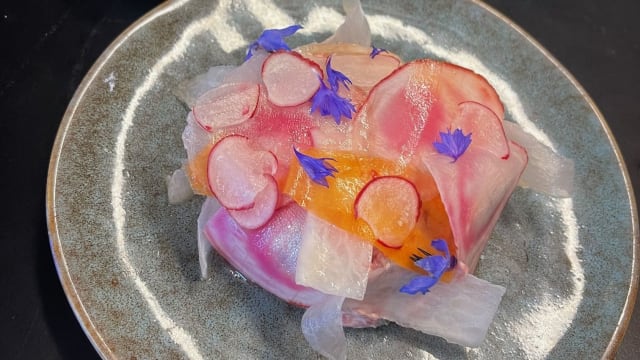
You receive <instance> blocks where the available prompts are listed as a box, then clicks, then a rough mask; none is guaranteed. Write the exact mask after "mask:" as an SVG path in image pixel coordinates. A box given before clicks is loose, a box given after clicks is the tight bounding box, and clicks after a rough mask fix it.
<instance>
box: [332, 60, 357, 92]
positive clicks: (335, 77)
mask: <svg viewBox="0 0 640 360" xmlns="http://www.w3.org/2000/svg"><path fill="white" fill-rule="evenodd" d="M326 70H327V81H328V82H329V86H331V90H333V91H334V92H337V91H338V88H339V85H340V83H342V86H344V87H345V88H347V90H349V85H351V84H352V83H351V80H349V78H348V77H347V76H346V75H345V74H343V73H341V72H340V71H338V70H334V69H333V68H332V67H331V56H329V59H328V60H327V66H326Z"/></svg>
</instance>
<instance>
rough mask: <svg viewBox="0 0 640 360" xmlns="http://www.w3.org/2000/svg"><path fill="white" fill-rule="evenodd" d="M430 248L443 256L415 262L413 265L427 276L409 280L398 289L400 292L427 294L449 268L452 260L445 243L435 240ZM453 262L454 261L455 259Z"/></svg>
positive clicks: (424, 258) (441, 240)
mask: <svg viewBox="0 0 640 360" xmlns="http://www.w3.org/2000/svg"><path fill="white" fill-rule="evenodd" d="M431 246H433V247H434V248H435V249H436V250H438V251H440V252H442V253H444V255H430V256H425V257H423V258H421V259H419V260H417V261H416V262H415V264H416V265H417V266H419V267H420V268H422V269H423V270H425V271H427V272H428V273H429V274H428V275H420V276H416V277H414V278H413V279H411V280H409V282H408V283H406V284H405V285H403V286H402V287H401V288H400V292H403V293H405V294H410V295H415V294H417V293H422V294H423V295H424V294H426V293H428V292H429V289H430V288H431V287H432V286H433V285H435V284H436V283H437V282H438V281H439V280H440V278H441V277H442V274H444V272H445V271H447V270H448V269H450V268H451V265H452V258H451V254H450V253H449V247H448V246H447V242H446V241H444V240H443V239H435V240H433V241H431ZM453 260H454V261H455V257H454V258H453Z"/></svg>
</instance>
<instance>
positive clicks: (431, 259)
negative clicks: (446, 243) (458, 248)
mask: <svg viewBox="0 0 640 360" xmlns="http://www.w3.org/2000/svg"><path fill="white" fill-rule="evenodd" d="M416 265H418V266H419V267H421V268H422V269H424V270H426V271H428V272H429V273H430V274H431V276H433V277H435V278H440V276H442V274H443V273H444V271H445V270H447V269H448V268H449V259H447V258H445V257H444V256H440V255H434V256H427V257H425V258H423V259H420V260H418V261H416Z"/></svg>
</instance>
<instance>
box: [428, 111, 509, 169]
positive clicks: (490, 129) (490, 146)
mask: <svg viewBox="0 0 640 360" xmlns="http://www.w3.org/2000/svg"><path fill="white" fill-rule="evenodd" d="M448 128H449V129H452V130H453V129H461V130H462V131H463V133H465V134H468V133H471V144H472V145H471V146H478V147H482V148H483V149H485V150H486V151H488V152H490V153H492V154H494V155H496V156H497V157H499V158H502V159H506V158H508V157H509V151H510V150H509V141H508V140H507V137H506V135H505V132H504V128H503V126H502V120H501V119H500V118H499V117H498V116H497V115H496V113H494V112H493V110H491V109H490V108H488V107H487V106H485V105H483V104H480V103H478V102H475V101H465V102H463V103H461V104H460V105H458V116H456V118H455V119H453V121H452V122H451V124H449V125H448ZM440 131H442V132H446V131H447V129H446V128H443V129H441V130H440Z"/></svg>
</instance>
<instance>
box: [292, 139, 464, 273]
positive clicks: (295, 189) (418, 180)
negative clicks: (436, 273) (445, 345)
mask: <svg viewBox="0 0 640 360" xmlns="http://www.w3.org/2000/svg"><path fill="white" fill-rule="evenodd" d="M305 153H306V154H307V155H310V156H313V157H316V158H332V159H335V161H331V160H327V161H328V162H329V163H330V164H331V165H333V166H334V167H335V168H336V169H338V172H337V173H336V174H335V177H328V178H327V181H328V183H329V187H328V188H327V187H324V186H322V185H319V184H317V183H315V182H313V181H312V180H311V179H310V178H309V177H308V176H307V174H306V173H305V172H304V170H303V169H302V167H301V166H300V164H299V163H298V162H296V161H293V162H292V164H291V167H290V169H289V175H288V177H287V179H286V180H285V182H284V183H283V184H280V185H281V186H280V188H281V189H282V192H283V193H285V194H288V195H289V196H291V197H292V198H293V200H294V201H296V202H297V203H298V204H299V205H300V206H302V207H303V208H305V209H307V210H308V211H310V212H311V213H313V214H314V215H316V216H318V217H320V218H322V219H324V220H325V221H328V222H330V223H332V224H334V225H335V226H338V227H340V228H342V229H344V230H346V231H348V232H351V233H353V234H355V235H357V236H359V237H360V238H362V239H364V240H366V241H369V242H371V243H372V244H373V245H374V246H375V247H376V248H377V249H378V250H380V251H381V252H382V253H383V254H384V255H385V256H386V257H387V258H389V259H391V260H392V261H394V262H395V263H397V264H398V265H400V266H402V267H405V268H407V269H409V270H412V271H416V272H421V273H424V271H423V270H422V269H420V268H419V267H417V266H416V265H415V264H414V261H413V260H412V257H413V255H418V256H420V257H423V256H424V254H423V253H422V252H421V251H420V250H419V249H422V250H425V251H426V252H428V253H429V254H432V255H438V254H440V252H439V251H437V250H436V249H434V248H433V247H432V246H431V241H432V240H434V239H438V238H441V239H444V240H445V241H446V242H447V245H448V246H449V250H450V252H451V255H452V256H455V254H456V247H455V244H454V241H453V234H452V232H451V227H450V225H449V218H448V216H447V213H446V211H445V209H444V205H443V204H442V201H441V200H440V195H439V193H438V190H437V188H436V185H435V182H434V181H433V178H432V177H431V175H430V174H429V173H428V172H426V171H421V170H417V169H416V167H413V166H409V167H402V166H400V165H399V164H396V163H394V162H392V161H389V160H385V159H382V158H372V157H367V156H358V155H355V154H353V153H347V152H331V153H327V152H320V151H318V150H316V149H307V150H305ZM388 175H393V176H400V177H403V178H405V179H407V180H409V181H411V182H412V183H413V184H414V185H415V187H416V189H417V190H418V193H419V195H420V200H421V202H422V206H421V208H420V214H419V218H418V221H417V224H416V226H415V227H414V228H413V230H412V231H411V232H410V234H409V235H408V236H407V237H406V238H405V241H404V243H403V244H402V246H401V247H399V248H391V247H388V246H386V245H385V244H384V243H382V242H381V241H378V239H376V237H375V236H374V233H373V230H372V229H371V227H370V226H369V225H368V224H367V223H366V222H365V221H364V220H362V219H359V218H356V214H355V210H354V209H355V206H354V204H355V201H356V197H357V195H358V193H359V192H360V190H361V189H362V188H363V187H364V186H365V184H367V183H368V182H369V181H370V180H372V179H374V178H375V177H377V176H388ZM380 211H381V212H385V211H390V210H389V209H386V208H385V206H384V203H381V204H380ZM381 215H382V216H384V214H381ZM450 276H451V275H448V273H447V274H445V276H443V279H444V280H445V281H446V280H448V278H449V277H450Z"/></svg>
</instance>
